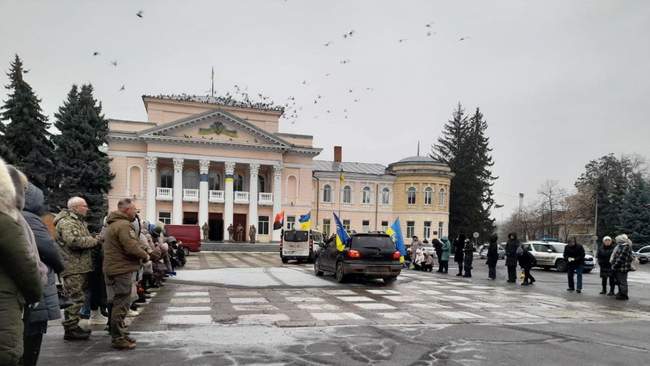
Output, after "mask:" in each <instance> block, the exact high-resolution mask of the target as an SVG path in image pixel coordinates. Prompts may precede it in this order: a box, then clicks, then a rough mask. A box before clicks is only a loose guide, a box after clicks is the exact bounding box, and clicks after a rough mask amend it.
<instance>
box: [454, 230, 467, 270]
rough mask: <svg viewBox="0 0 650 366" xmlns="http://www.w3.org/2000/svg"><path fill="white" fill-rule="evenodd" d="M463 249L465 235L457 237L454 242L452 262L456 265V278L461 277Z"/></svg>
mask: <svg viewBox="0 0 650 366" xmlns="http://www.w3.org/2000/svg"><path fill="white" fill-rule="evenodd" d="M464 249H465V234H460V235H458V238H456V241H454V262H456V263H457V264H458V273H457V274H456V276H462V275H463V260H464V257H463V250H464Z"/></svg>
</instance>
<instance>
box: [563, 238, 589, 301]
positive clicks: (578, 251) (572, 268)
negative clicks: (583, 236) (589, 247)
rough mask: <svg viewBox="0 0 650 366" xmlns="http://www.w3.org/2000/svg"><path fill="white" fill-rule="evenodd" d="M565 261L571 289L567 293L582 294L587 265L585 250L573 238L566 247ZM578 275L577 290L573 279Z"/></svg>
mask: <svg viewBox="0 0 650 366" xmlns="http://www.w3.org/2000/svg"><path fill="white" fill-rule="evenodd" d="M563 256H564V260H565V261H566V263H567V271H566V273H567V279H568V280H569V288H568V289H567V291H574V290H575V292H577V293H581V292H582V269H583V265H584V263H585V248H584V247H583V246H582V245H580V244H578V241H577V240H576V239H575V238H573V240H572V241H569V244H567V246H566V247H564V255H563ZM576 274H577V277H578V283H577V285H578V286H577V288H576V287H575V286H574V282H573V277H574V275H576Z"/></svg>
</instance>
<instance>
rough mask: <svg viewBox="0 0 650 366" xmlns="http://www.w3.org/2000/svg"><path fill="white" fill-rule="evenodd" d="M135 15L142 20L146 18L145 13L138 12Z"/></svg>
mask: <svg viewBox="0 0 650 366" xmlns="http://www.w3.org/2000/svg"><path fill="white" fill-rule="evenodd" d="M135 15H137V17H138V18H142V17H143V16H144V11H142V10H138V12H137V13H135Z"/></svg>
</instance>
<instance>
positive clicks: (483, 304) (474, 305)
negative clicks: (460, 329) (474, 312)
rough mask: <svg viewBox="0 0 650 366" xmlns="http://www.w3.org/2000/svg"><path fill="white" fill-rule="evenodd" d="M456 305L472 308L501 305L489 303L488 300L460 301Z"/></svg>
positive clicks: (492, 307) (499, 306) (489, 307)
mask: <svg viewBox="0 0 650 366" xmlns="http://www.w3.org/2000/svg"><path fill="white" fill-rule="evenodd" d="M458 305H462V306H467V307H468V308H472V309H484V308H485V309H496V308H501V307H502V306H501V305H497V304H491V303H489V302H480V301H479V302H468V303H464V302H461V303H458Z"/></svg>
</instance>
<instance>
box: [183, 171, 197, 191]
mask: <svg viewBox="0 0 650 366" xmlns="http://www.w3.org/2000/svg"><path fill="white" fill-rule="evenodd" d="M183 188H186V189H197V188H199V172H198V171H196V170H190V169H186V170H183Z"/></svg>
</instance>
